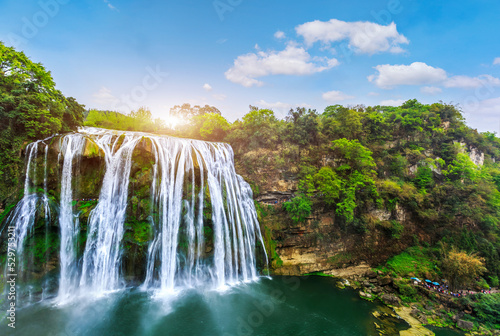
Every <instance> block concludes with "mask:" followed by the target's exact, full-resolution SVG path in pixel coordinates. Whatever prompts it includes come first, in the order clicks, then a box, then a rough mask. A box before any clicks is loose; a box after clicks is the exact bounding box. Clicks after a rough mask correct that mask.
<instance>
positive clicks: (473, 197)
mask: <svg viewBox="0 0 500 336" xmlns="http://www.w3.org/2000/svg"><path fill="white" fill-rule="evenodd" d="M221 140H223V139H221ZM224 140H225V141H228V142H229V143H231V145H232V146H233V148H234V151H235V161H236V164H237V168H238V169H239V171H240V172H241V173H243V175H244V176H245V177H246V178H247V179H248V180H250V181H251V182H253V184H254V185H256V188H255V189H256V190H258V189H260V190H266V188H269V185H270V184H271V183H273V181H269V180H270V179H271V178H272V176H273V174H274V175H277V177H276V178H275V181H274V182H276V179H278V180H288V181H293V180H295V181H298V184H297V185H298V186H297V193H298V195H299V196H298V197H297V198H298V199H297V200H295V199H293V200H291V201H290V203H285V204H284V209H286V210H288V212H289V214H290V217H291V219H292V220H294V221H297V220H305V218H306V217H307V213H308V211H305V210H308V209H307V206H305V205H307V204H308V203H311V202H312V208H313V210H314V209H316V210H318V209H319V210H321V209H323V211H325V212H326V211H329V212H331V211H333V213H334V214H335V221H334V222H335V223H337V224H336V225H340V227H341V228H343V229H344V230H347V231H351V232H353V233H357V234H362V235H363V234H366V233H369V232H371V231H373V230H379V231H380V230H381V231H383V232H384V231H385V232H387V235H388V237H389V238H390V239H393V240H394V242H395V243H401V246H411V245H419V244H430V245H431V246H434V245H435V244H437V243H438V242H440V241H442V242H445V243H447V244H449V245H451V246H455V247H457V248H458V249H459V250H463V251H465V252H468V253H474V252H477V253H478V254H479V256H480V257H483V258H485V266H486V268H487V270H488V272H489V275H491V276H498V275H499V274H500V240H499V238H498V237H499V234H500V231H499V222H500V191H499V190H500V183H499V180H500V165H499V160H500V140H499V139H498V138H497V137H496V136H495V134H492V133H483V134H481V133H478V132H477V131H476V130H473V129H471V128H469V127H467V126H466V125H465V123H464V120H463V117H462V115H461V113H460V111H459V110H458V109H457V108H456V107H455V106H452V105H447V104H443V103H435V104H431V105H424V104H421V103H419V102H418V101H416V100H409V101H407V102H405V103H404V104H403V105H402V106H399V107H388V106H375V107H364V106H356V107H352V108H348V107H343V106H340V105H335V106H329V107H327V108H326V109H325V111H324V112H323V113H321V114H320V113H318V112H316V111H315V110H305V109H303V108H299V109H296V110H293V111H290V113H289V114H288V116H287V117H286V118H285V119H284V120H278V119H277V118H276V117H275V116H274V113H273V112H272V111H270V110H259V109H257V108H253V107H252V108H251V111H250V112H249V113H248V114H247V115H245V116H244V117H243V119H242V121H236V122H235V123H233V124H232V126H231V129H230V130H229V132H228V134H227V136H226V137H225V139H224ZM262 171H266V173H265V174H263V173H262ZM266 176H267V179H268V180H266ZM402 209H403V210H404V211H405V212H406V213H408V214H409V215H410V216H411V221H412V222H413V223H417V224H416V227H412V228H408V227H406V226H405V225H404V223H403V222H402V221H401V219H400V218H398V217H399V216H398V211H401V210H402ZM376 211H382V212H384V213H388V214H389V218H387V220H383V219H381V218H377V216H374V215H373V213H374V212H376ZM304 214H305V216H304ZM403 248H404V247H403Z"/></svg>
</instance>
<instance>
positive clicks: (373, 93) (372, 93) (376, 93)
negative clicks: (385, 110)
mask: <svg viewBox="0 0 500 336" xmlns="http://www.w3.org/2000/svg"><path fill="white" fill-rule="evenodd" d="M368 95H369V96H372V97H376V96H380V93H378V92H368Z"/></svg>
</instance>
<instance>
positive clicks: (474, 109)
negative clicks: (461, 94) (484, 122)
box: [461, 97, 500, 122]
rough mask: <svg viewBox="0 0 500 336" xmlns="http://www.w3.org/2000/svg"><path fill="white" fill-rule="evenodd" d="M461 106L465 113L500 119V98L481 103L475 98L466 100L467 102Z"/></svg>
mask: <svg viewBox="0 0 500 336" xmlns="http://www.w3.org/2000/svg"><path fill="white" fill-rule="evenodd" d="M461 105H462V107H463V110H464V112H465V113H474V114H478V115H482V116H493V117H498V115H499V111H500V97H496V98H490V99H485V100H481V101H480V100H477V99H474V98H472V99H465V101H464V102H463V103H462V104H461ZM497 122H498V121H497Z"/></svg>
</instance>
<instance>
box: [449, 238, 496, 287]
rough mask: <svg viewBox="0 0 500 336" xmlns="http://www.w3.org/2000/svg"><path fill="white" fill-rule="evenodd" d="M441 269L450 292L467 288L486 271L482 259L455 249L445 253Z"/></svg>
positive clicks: (474, 254)
mask: <svg viewBox="0 0 500 336" xmlns="http://www.w3.org/2000/svg"><path fill="white" fill-rule="evenodd" d="M441 269H442V271H443V275H444V276H445V277H446V279H447V280H448V281H449V283H450V287H451V289H452V290H456V289H463V288H465V287H467V286H469V285H470V284H472V283H473V282H474V281H475V279H476V278H477V277H479V276H481V275H482V274H483V273H484V272H486V271H487V270H486V267H484V258H482V257H478V256H477V254H476V253H471V254H468V253H467V252H464V251H458V250H457V249H456V248H455V247H454V248H452V249H451V250H450V251H449V252H448V253H446V255H445V257H444V259H443V260H442V262H441Z"/></svg>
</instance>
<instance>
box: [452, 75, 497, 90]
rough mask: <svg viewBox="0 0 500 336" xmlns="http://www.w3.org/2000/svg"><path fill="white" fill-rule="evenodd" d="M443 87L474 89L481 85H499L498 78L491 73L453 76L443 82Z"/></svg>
mask: <svg viewBox="0 0 500 336" xmlns="http://www.w3.org/2000/svg"><path fill="white" fill-rule="evenodd" d="M444 86H445V87H449V88H462V89H474V88H478V87H481V86H500V79H498V78H495V77H493V76H491V75H480V76H477V77H469V76H453V77H450V78H448V79H447V80H446V81H445V82H444Z"/></svg>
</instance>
